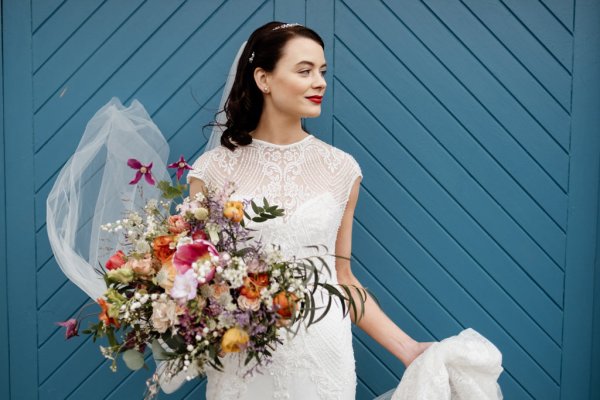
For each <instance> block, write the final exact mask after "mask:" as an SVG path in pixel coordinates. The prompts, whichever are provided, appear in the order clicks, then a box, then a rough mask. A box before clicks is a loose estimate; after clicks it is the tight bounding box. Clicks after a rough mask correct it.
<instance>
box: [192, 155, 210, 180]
mask: <svg viewBox="0 0 600 400" xmlns="http://www.w3.org/2000/svg"><path fill="white" fill-rule="evenodd" d="M209 165H210V157H209V154H208V152H207V153H203V154H201V155H200V156H199V157H198V158H197V159H196V161H194V163H193V164H192V169H191V170H190V171H189V172H188V174H187V178H186V181H187V183H188V184H189V183H190V182H191V179H192V178H197V179H200V180H202V181H203V182H205V183H206V181H207V178H208V167H209Z"/></svg>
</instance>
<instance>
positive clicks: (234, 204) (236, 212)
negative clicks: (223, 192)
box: [223, 201, 244, 222]
mask: <svg viewBox="0 0 600 400" xmlns="http://www.w3.org/2000/svg"><path fill="white" fill-rule="evenodd" d="M223 215H224V216H225V218H227V219H230V220H232V221H233V222H240V221H241V220H242V219H244V203H242V202H241V201H228V202H227V203H225V207H224V209H223Z"/></svg>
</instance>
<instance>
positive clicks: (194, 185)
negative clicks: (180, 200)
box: [190, 178, 207, 199]
mask: <svg viewBox="0 0 600 400" xmlns="http://www.w3.org/2000/svg"><path fill="white" fill-rule="evenodd" d="M198 192H202V193H204V194H207V193H206V185H205V184H204V182H202V180H200V179H198V178H190V198H192V199H193V198H194V196H195V195H196V193H198Z"/></svg>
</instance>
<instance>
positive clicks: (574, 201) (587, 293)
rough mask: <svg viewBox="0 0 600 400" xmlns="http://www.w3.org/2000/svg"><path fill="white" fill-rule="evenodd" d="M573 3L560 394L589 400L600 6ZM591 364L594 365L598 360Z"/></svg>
mask: <svg viewBox="0 0 600 400" xmlns="http://www.w3.org/2000/svg"><path fill="white" fill-rule="evenodd" d="M575 7H576V8H575V23H574V37H575V41H574V46H575V48H574V51H573V53H574V54H573V112H572V125H571V126H572V128H571V155H572V156H571V160H572V161H571V168H570V171H569V175H570V181H569V195H570V196H569V226H568V230H567V235H568V237H569V240H568V242H567V268H566V272H567V274H568V279H567V280H566V282H565V317H564V323H563V325H564V344H563V349H564V356H563V361H562V381H561V383H562V384H561V398H562V399H569V398H573V396H574V395H576V396H577V398H582V399H583V398H590V399H591V398H592V397H590V395H591V393H592V392H595V393H597V391H598V389H597V386H598V382H597V381H591V380H590V377H591V365H590V364H591V360H590V357H591V354H593V353H592V350H593V346H592V337H593V336H592V328H593V318H592V315H593V314H592V313H593V299H594V295H595V296H598V295H599V294H600V287H596V288H595V291H594V267H595V265H596V264H597V259H596V258H595V257H596V249H595V246H597V243H598V239H597V235H598V231H597V229H598V226H597V223H596V222H597V218H598V211H599V210H598V202H599V198H598V190H599V181H600V174H599V163H600V136H598V126H599V125H600V115H599V114H598V109H599V108H600V93H599V92H598V87H600V76H599V73H598V65H599V64H600V48H599V46H598V43H599V42H600V25H598V18H600V4H599V3H598V2H597V1H593V0H582V1H577V2H576V4H575ZM591 43H595V45H590V44H591ZM590 88H593V89H590ZM594 363H595V364H596V368H597V365H598V364H597V363H598V360H597V359H596V360H594ZM592 387H594V389H593V390H592Z"/></svg>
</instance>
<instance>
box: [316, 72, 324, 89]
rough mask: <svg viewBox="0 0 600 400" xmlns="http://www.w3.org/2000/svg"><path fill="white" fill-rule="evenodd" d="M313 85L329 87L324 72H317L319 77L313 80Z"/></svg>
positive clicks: (318, 87) (321, 87) (317, 87)
mask: <svg viewBox="0 0 600 400" xmlns="http://www.w3.org/2000/svg"><path fill="white" fill-rule="evenodd" d="M313 87H314V88H315V89H325V88H326V87H327V81H326V80H325V77H324V76H323V75H322V74H320V73H319V74H317V78H316V79H315V80H314V81H313Z"/></svg>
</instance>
